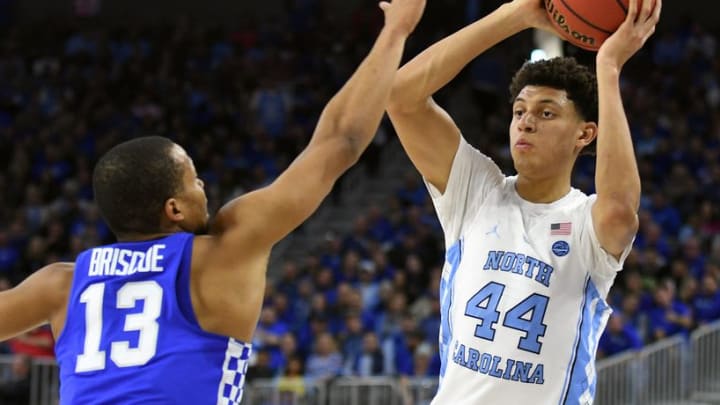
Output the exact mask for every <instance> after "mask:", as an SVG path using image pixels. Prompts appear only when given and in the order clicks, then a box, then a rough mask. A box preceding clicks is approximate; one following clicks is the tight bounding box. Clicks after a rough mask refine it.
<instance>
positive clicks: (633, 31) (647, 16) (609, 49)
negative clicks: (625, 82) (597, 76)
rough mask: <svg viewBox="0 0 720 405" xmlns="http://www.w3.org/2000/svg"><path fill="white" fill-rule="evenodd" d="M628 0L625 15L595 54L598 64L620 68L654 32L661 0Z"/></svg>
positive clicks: (658, 18) (658, 17)
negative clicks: (623, 19)
mask: <svg viewBox="0 0 720 405" xmlns="http://www.w3.org/2000/svg"><path fill="white" fill-rule="evenodd" d="M640 2H641V0H630V4H629V7H628V13H627V17H626V18H625V21H624V22H623V23H622V24H621V25H620V27H619V28H618V29H617V31H615V33H613V34H612V35H611V36H610V38H608V39H607V40H606V41H605V42H604V43H603V44H602V46H600V50H599V51H598V54H597V62H598V65H601V64H602V65H605V66H610V67H614V68H618V69H620V68H622V66H623V65H625V62H627V61H628V59H630V57H632V56H633V55H634V54H635V52H637V51H638V50H640V48H642V46H643V45H644V44H645V42H646V41H647V40H648V38H650V36H651V35H652V34H653V33H654V32H655V25H656V24H657V22H658V21H659V20H660V9H661V8H662V0H642V5H640Z"/></svg>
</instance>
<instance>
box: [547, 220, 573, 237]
mask: <svg viewBox="0 0 720 405" xmlns="http://www.w3.org/2000/svg"><path fill="white" fill-rule="evenodd" d="M571 230H572V222H558V223H556V224H550V235H570V231H571Z"/></svg>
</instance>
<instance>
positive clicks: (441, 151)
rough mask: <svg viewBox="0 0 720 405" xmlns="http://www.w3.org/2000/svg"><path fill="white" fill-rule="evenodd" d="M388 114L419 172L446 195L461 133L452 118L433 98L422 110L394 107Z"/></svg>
mask: <svg viewBox="0 0 720 405" xmlns="http://www.w3.org/2000/svg"><path fill="white" fill-rule="evenodd" d="M388 114H389V116H390V120H391V121H392V123H393V127H395V131H396V132H397V134H398V137H399V138H400V142H401V143H402V145H403V148H405V151H406V152H407V154H408V156H409V157H410V160H411V161H412V162H413V164H414V165H415V167H416V168H417V170H418V171H419V172H420V174H421V175H422V176H423V177H424V178H425V179H426V180H427V181H428V182H429V183H430V184H432V185H433V186H435V187H436V188H437V189H438V190H440V191H441V192H444V191H445V187H446V186H447V181H448V177H449V176H450V169H451V168H452V163H453V157H454V156H455V152H456V151H457V147H458V142H460V130H459V129H458V127H457V125H455V122H454V121H453V120H452V118H451V117H450V115H449V114H448V113H447V112H446V111H445V110H443V109H442V108H441V107H440V106H438V105H437V104H436V103H435V101H433V100H432V99H431V98H430V99H428V101H427V103H425V104H424V105H423V106H422V107H421V108H418V109H415V110H412V111H403V110H402V108H395V109H393V108H391V109H389V110H388Z"/></svg>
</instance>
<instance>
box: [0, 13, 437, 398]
mask: <svg viewBox="0 0 720 405" xmlns="http://www.w3.org/2000/svg"><path fill="white" fill-rule="evenodd" d="M424 6H425V1H424V0H392V3H390V2H382V3H381V4H380V7H381V8H382V9H383V11H384V13H385V25H384V27H383V29H382V31H381V32H380V34H379V36H378V38H377V40H376V42H375V44H374V46H373V48H372V50H371V51H370V53H369V55H368V56H367V57H366V58H365V60H364V61H363V62H362V64H361V65H360V66H359V68H358V69H357V71H356V72H355V73H354V74H353V76H352V77H351V78H350V79H349V80H348V82H347V83H346V84H345V86H344V87H343V88H342V89H341V90H340V91H339V92H338V93H337V94H336V95H335V97H333V99H332V100H331V101H330V102H329V103H328V104H327V106H326V107H325V109H324V111H323V112H322V115H321V117H320V120H319V122H318V124H317V127H316V129H315V133H314V134H313V137H312V139H311V140H310V143H309V145H308V146H307V148H306V149H305V150H304V151H303V153H302V154H300V156H299V157H298V158H297V159H296V160H295V161H294V162H293V163H292V164H291V165H290V166H289V167H288V168H287V170H285V172H284V173H282V174H281V175H280V176H279V177H278V178H277V179H276V180H275V181H274V182H273V183H272V184H271V185H269V186H267V187H265V188H262V189H260V190H257V191H254V192H251V193H248V194H246V195H244V196H242V197H239V198H237V199H235V200H233V201H230V202H229V203H228V204H227V205H225V206H223V207H222V208H221V209H220V211H219V212H218V214H217V217H216V218H215V219H214V220H213V221H212V225H211V226H210V229H209V234H208V235H207V236H197V237H196V236H194V235H193V234H194V233H197V232H201V231H203V229H204V228H206V224H207V223H208V212H207V199H206V197H205V192H204V191H203V182H202V181H201V180H200V179H199V178H198V177H197V173H196V171H195V167H194V166H193V162H192V160H191V159H190V157H189V156H188V155H187V154H186V153H185V151H184V150H183V149H182V148H181V147H180V146H178V145H176V144H174V143H172V142H171V141H169V140H167V139H165V138H162V137H148V138H139V139H135V140H132V141H128V142H125V143H123V144H120V145H118V146H116V147H114V148H113V149H111V150H110V151H109V152H107V153H106V154H105V155H104V156H103V157H102V158H101V159H100V161H99V162H98V164H97V166H96V167H95V169H94V173H93V186H94V192H95V199H96V202H97V204H98V206H99V208H100V210H101V212H102V214H103V216H104V218H105V220H106V221H107V223H108V225H109V226H110V228H111V229H112V230H113V232H114V233H115V235H116V236H117V239H118V241H119V242H118V243H116V244H113V245H109V246H101V247H97V248H94V249H90V250H88V251H85V252H83V253H81V254H80V255H79V256H78V257H77V260H76V262H75V263H56V264H51V265H49V266H47V267H45V268H43V269H41V270H40V271H38V272H36V273H35V274H33V275H32V276H30V277H29V278H28V279H27V280H25V281H24V282H23V283H21V284H20V285H19V286H18V287H16V288H14V289H12V290H10V291H6V292H3V293H0V340H4V339H8V338H10V337H13V336H15V335H18V334H20V333H22V332H24V331H27V330H29V329H31V328H34V327H36V326H37V325H41V324H43V323H48V322H49V323H50V325H51V326H52V330H53V333H54V335H55V337H56V339H57V344H56V354H57V359H58V363H59V366H60V380H61V381H60V401H61V403H62V404H68V405H70V404H82V405H86V404H143V405H147V404H173V405H175V404H192V405H199V404H238V403H239V402H240V399H241V396H242V392H243V383H244V377H245V372H246V370H247V360H248V356H249V354H250V349H251V348H250V345H249V344H248V343H247V342H250V341H251V339H252V335H253V332H254V330H255V326H256V323H257V321H258V316H259V313H260V309H261V305H262V301H263V293H264V290H265V272H266V267H267V262H268V257H269V254H270V249H271V248H272V246H273V245H274V244H275V243H276V242H277V241H279V240H280V239H281V238H283V237H284V236H285V235H287V234H288V233H289V232H290V231H292V230H293V229H294V228H296V227H297V226H298V225H299V224H300V223H301V222H302V221H304V220H305V219H306V218H307V217H308V216H309V215H310V214H311V213H312V212H313V211H315V209H316V208H317V207H318V205H319V204H320V202H321V201H322V199H323V198H324V197H325V196H326V195H327V194H328V193H329V192H330V189H331V188H332V186H333V183H334V182H335V181H336V179H337V178H338V177H339V176H340V175H341V173H343V172H344V171H345V170H346V169H348V168H349V167H350V166H351V165H352V164H353V163H355V162H356V161H357V160H358V158H359V157H360V154H361V153H362V152H363V150H364V149H365V148H366V147H367V145H368V143H369V142H370V140H371V138H372V136H373V135H374V134H375V132H376V130H377V128H378V125H379V122H380V119H381V117H382V115H383V113H384V110H385V108H386V105H387V101H388V99H389V95H390V90H391V88H392V82H393V79H394V76H395V73H396V71H397V68H398V66H399V64H400V59H401V55H402V52H403V48H404V44H405V41H406V38H407V36H408V35H409V34H410V32H411V31H412V30H413V29H414V28H415V26H416V24H417V22H418V21H419V19H420V16H421V14H422V12H423V9H424Z"/></svg>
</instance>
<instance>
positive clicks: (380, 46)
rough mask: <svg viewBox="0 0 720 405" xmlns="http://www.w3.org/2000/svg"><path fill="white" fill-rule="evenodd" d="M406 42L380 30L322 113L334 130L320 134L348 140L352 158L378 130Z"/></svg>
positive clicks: (400, 34) (393, 32)
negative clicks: (372, 44) (363, 56)
mask: <svg viewBox="0 0 720 405" xmlns="http://www.w3.org/2000/svg"><path fill="white" fill-rule="evenodd" d="M406 39H407V34H405V33H403V32H401V31H398V30H394V29H392V28H389V27H385V28H383V30H382V31H381V33H380V35H379V36H378V38H377V40H376V41H375V44H374V46H373V48H372V50H371V51H370V53H369V54H368V56H367V57H366V58H365V60H363V62H362V63H361V64H360V66H359V67H358V69H357V70H356V71H355V73H354V74H353V75H352V77H350V79H349V80H348V81H347V83H346V84H345V85H344V86H343V88H342V89H341V90H340V91H339V92H338V93H337V94H336V95H335V97H333V99H332V100H331V101H330V102H329V103H328V105H327V107H326V108H325V110H324V111H323V116H324V120H325V121H326V122H329V123H332V124H331V125H332V128H334V130H330V131H323V134H325V136H329V137H335V136H341V137H345V138H347V140H348V142H349V144H350V146H351V148H350V150H351V155H353V156H354V157H355V159H357V158H359V157H360V155H361V154H362V152H363V151H364V150H365V148H366V147H367V146H368V144H369V143H370V141H371V139H372V137H373V136H374V135H375V132H376V131H377V128H378V125H379V123H380V119H381V118H382V116H383V114H384V111H385V108H386V107H387V103H388V99H389V97H390V90H391V88H392V83H393V80H394V78H395V75H396V73H397V69H398V66H399V65H400V59H401V57H402V52H403V49H404V46H405V41H406Z"/></svg>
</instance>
